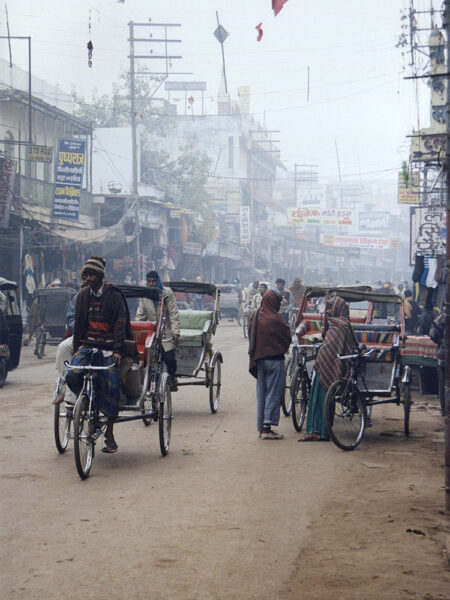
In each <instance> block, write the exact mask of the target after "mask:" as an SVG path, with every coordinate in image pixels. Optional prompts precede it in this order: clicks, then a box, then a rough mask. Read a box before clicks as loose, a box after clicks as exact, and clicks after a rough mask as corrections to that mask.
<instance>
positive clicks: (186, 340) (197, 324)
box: [178, 309, 213, 346]
mask: <svg viewBox="0 0 450 600" xmlns="http://www.w3.org/2000/svg"><path fill="white" fill-rule="evenodd" d="M178 314H179V315H180V343H181V345H182V346H183V345H184V346H201V345H202V341H203V333H207V332H208V331H209V329H210V327H211V323H212V318H213V313H212V311H210V310H190V309H189V310H180V311H178Z"/></svg>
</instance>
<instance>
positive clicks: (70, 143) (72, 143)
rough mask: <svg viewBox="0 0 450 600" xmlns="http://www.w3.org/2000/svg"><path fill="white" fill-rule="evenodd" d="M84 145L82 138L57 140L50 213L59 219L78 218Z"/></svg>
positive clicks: (75, 219)
mask: <svg viewBox="0 0 450 600" xmlns="http://www.w3.org/2000/svg"><path fill="white" fill-rule="evenodd" d="M85 146H86V142H85V141H84V140H68V139H60V140H59V141H58V154H57V157H56V165H55V183H54V185H53V206H52V215H53V216H54V217H58V218H59V219H69V220H71V221H78V220H79V217H80V198H81V185H82V183H83V171H84V162H85Z"/></svg>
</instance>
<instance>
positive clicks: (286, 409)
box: [281, 358, 292, 417]
mask: <svg viewBox="0 0 450 600" xmlns="http://www.w3.org/2000/svg"><path fill="white" fill-rule="evenodd" d="M285 367H286V385H285V387H284V394H283V397H282V399H281V409H282V411H283V414H284V416H285V417H289V416H290V414H291V411H292V397H291V377H290V376H291V359H290V358H288V359H287V361H286V365H285Z"/></svg>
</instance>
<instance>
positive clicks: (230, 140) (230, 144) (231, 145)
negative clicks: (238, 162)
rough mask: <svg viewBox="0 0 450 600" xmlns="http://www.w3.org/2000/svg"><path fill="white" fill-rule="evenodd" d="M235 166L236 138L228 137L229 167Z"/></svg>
mask: <svg viewBox="0 0 450 600" xmlns="http://www.w3.org/2000/svg"><path fill="white" fill-rule="evenodd" d="M233 167H234V138H232V137H229V138H228V168H229V169H232V168H233Z"/></svg>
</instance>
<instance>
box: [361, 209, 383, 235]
mask: <svg viewBox="0 0 450 600" xmlns="http://www.w3.org/2000/svg"><path fill="white" fill-rule="evenodd" d="M358 219H359V231H380V230H383V229H389V213H387V212H373V213H371V212H368V213H363V212H360V213H359V215H358Z"/></svg>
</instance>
